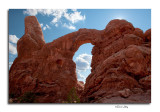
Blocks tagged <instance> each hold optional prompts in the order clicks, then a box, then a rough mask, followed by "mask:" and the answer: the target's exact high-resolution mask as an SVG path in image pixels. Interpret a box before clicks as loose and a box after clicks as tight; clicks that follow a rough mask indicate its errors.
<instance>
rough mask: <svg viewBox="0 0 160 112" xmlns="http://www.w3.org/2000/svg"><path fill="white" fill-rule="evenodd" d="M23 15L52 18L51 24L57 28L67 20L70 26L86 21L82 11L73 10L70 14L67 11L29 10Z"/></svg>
mask: <svg viewBox="0 0 160 112" xmlns="http://www.w3.org/2000/svg"><path fill="white" fill-rule="evenodd" d="M23 13H24V14H27V15H32V16H36V15H37V14H41V15H47V16H52V17H53V19H52V21H51V23H52V24H53V25H55V26H56V27H58V26H59V24H61V23H62V22H61V20H62V19H65V20H67V21H68V22H69V23H70V24H71V23H72V24H74V23H76V22H78V21H84V20H85V19H86V17H85V15H82V14H81V12H80V11H77V9H72V10H71V11H70V12H69V11H68V10H67V9H27V10H25V11H24V12H23ZM62 25H63V23H62ZM71 26H73V25H71ZM66 28H72V29H74V28H75V27H66ZM44 29H45V28H44Z"/></svg>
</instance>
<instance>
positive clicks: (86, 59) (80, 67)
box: [75, 54, 92, 81]
mask: <svg viewBox="0 0 160 112" xmlns="http://www.w3.org/2000/svg"><path fill="white" fill-rule="evenodd" d="M91 60H92V55H89V54H81V55H79V56H78V57H77V58H76V60H75V63H76V73H77V77H78V80H83V81H84V79H85V76H84V75H82V72H85V71H86V70H89V69H91V67H90V64H91Z"/></svg>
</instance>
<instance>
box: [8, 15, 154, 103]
mask: <svg viewBox="0 0 160 112" xmlns="http://www.w3.org/2000/svg"><path fill="white" fill-rule="evenodd" d="M85 43H91V44H93V45H94V47H93V50H92V55H93V57H92V63H91V67H92V69H91V74H90V75H89V76H88V77H87V79H86V83H85V85H84V84H83V83H82V82H79V81H77V75H76V65H75V63H74V62H73V60H72V58H73V56H74V53H75V52H76V51H77V50H78V48H79V47H80V46H81V45H82V44H85ZM150 47H151V30H147V31H146V32H145V33H143V31H142V30H141V29H138V28H134V27H133V25H132V24H131V23H129V22H127V21H125V20H112V21H111V22H110V23H108V25H107V26H106V28H105V29H104V30H101V31H100V30H95V29H80V30H78V31H76V32H73V33H70V34H67V35H65V36H62V37H60V38H58V39H56V40H54V41H53V42H50V43H47V44H46V43H45V41H44V37H43V33H42V30H41V27H40V24H39V23H38V21H37V19H36V17H34V16H28V17H26V18H25V34H24V35H23V36H22V37H21V39H19V41H18V43H17V50H18V57H17V58H16V59H15V61H14V63H13V64H12V66H11V68H10V71H9V93H10V94H14V97H15V98H17V97H20V96H23V94H25V93H26V92H33V93H35V95H36V101H37V102H39V103H45V102H46V103H50V102H53V103H62V102H65V101H67V99H68V93H69V92H70V91H71V89H72V88H75V89H76V92H77V94H78V96H79V97H80V99H81V102H82V103H83V102H84V103H92V102H95V103H110V101H113V102H111V103H124V102H125V103H133V102H134V103H150V102H151V101H150V97H151V96H150V94H148V93H147V92H146V91H149V90H150V89H151V88H150V86H151V84H150V82H151V48H150ZM144 94H145V95H144ZM144 96H145V98H144V100H142V99H143V98H142V97H144ZM137 97H138V98H139V99H140V100H137V101H135V98H137ZM116 98H117V99H116Z"/></svg>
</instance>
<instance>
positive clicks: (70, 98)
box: [66, 87, 80, 103]
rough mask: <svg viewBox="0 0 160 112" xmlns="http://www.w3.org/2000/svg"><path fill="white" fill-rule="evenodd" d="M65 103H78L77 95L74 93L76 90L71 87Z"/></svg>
mask: <svg viewBox="0 0 160 112" xmlns="http://www.w3.org/2000/svg"><path fill="white" fill-rule="evenodd" d="M66 103H80V99H79V97H78V95H77V92H76V88H75V87H73V88H72V89H71V90H70V92H69V94H68V97H67V102H66Z"/></svg>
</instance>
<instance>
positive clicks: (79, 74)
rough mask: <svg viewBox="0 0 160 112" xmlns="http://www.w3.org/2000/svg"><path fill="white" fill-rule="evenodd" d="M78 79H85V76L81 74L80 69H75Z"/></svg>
mask: <svg viewBox="0 0 160 112" xmlns="http://www.w3.org/2000/svg"><path fill="white" fill-rule="evenodd" d="M76 73H77V78H78V80H81V81H85V76H84V75H82V74H81V71H79V70H76Z"/></svg>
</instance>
